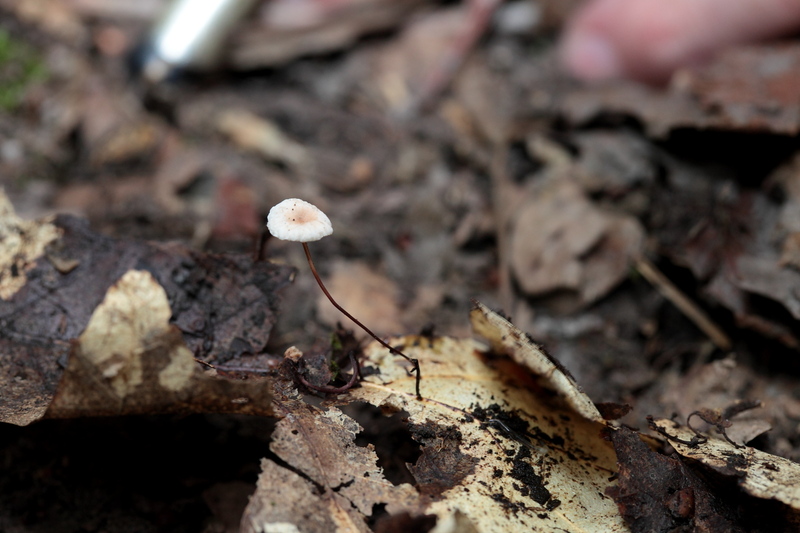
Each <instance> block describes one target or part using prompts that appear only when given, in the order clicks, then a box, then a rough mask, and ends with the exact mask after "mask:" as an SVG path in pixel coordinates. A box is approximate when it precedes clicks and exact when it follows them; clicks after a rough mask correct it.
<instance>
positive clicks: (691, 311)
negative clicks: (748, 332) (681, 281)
mask: <svg viewBox="0 0 800 533" xmlns="http://www.w3.org/2000/svg"><path fill="white" fill-rule="evenodd" d="M636 270H638V271H639V273H640V274H641V275H642V276H643V277H644V278H645V279H646V280H647V281H649V282H650V283H652V284H653V285H654V286H655V288H656V289H657V290H658V292H660V293H661V295H662V296H664V298H666V299H667V300H669V301H670V302H672V304H673V305H674V306H675V307H677V308H678V309H680V311H681V312H682V313H683V314H684V315H686V317H687V318H688V319H689V320H691V321H692V322H694V324H695V325H696V326H697V327H698V328H699V329H700V331H702V332H703V333H705V334H706V335H707V336H708V338H709V339H711V342H713V343H714V344H715V345H716V346H717V347H718V348H719V349H720V350H723V351H726V352H727V351H729V350H730V349H731V347H732V346H733V343H732V342H731V339H730V337H728V336H727V335H726V334H725V332H724V331H722V329H721V328H720V327H719V326H717V325H716V324H715V323H714V322H713V321H712V320H711V318H710V317H709V316H708V315H707V314H706V313H705V312H704V311H703V310H702V309H700V307H699V306H698V305H697V304H696V303H694V302H693V301H692V300H690V299H689V297H688V296H686V295H685V294H684V293H682V292H681V290H680V289H679V288H678V287H676V286H675V284H674V283H672V282H671V281H670V280H669V279H668V278H667V277H666V276H665V275H664V274H662V273H661V272H660V271H659V270H658V269H657V268H656V267H655V265H653V264H652V263H651V262H650V261H648V260H647V259H645V258H643V257H641V258H639V259H637V260H636Z"/></svg>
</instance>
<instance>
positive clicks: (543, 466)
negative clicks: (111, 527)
mask: <svg viewBox="0 0 800 533" xmlns="http://www.w3.org/2000/svg"><path fill="white" fill-rule="evenodd" d="M471 318H472V322H473V326H474V328H475V330H476V332H478V333H479V334H480V335H483V336H486V337H488V338H490V339H491V341H492V348H488V347H487V346H486V345H484V344H482V343H480V342H477V341H475V340H471V339H454V338H447V337H444V338H430V337H417V336H407V337H401V338H397V339H394V340H393V344H394V345H401V346H402V349H403V350H404V351H405V352H406V353H408V354H409V355H410V356H411V357H416V358H419V360H420V363H421V366H422V368H423V375H424V379H423V380H422V395H423V396H424V399H423V400H417V399H416V398H415V393H414V381H415V380H414V376H413V375H410V374H409V373H408V370H409V368H410V365H408V364H406V363H405V362H404V361H403V360H401V359H400V358H399V357H396V356H393V355H391V354H390V353H389V352H388V350H386V349H384V348H382V347H381V346H379V345H378V344H377V343H373V344H371V345H370V346H368V347H367V350H366V354H365V356H366V358H365V360H363V361H362V368H363V370H364V374H365V375H366V377H365V378H364V381H362V382H361V384H360V387H359V388H356V389H352V390H350V391H348V392H347V393H346V394H342V395H340V396H338V397H337V398H335V399H334V400H331V402H335V403H338V404H347V403H353V402H366V403H369V404H371V405H373V406H376V407H379V408H380V409H381V410H382V411H383V412H385V413H392V412H403V413H404V415H407V421H408V429H409V431H410V433H411V436H412V437H413V439H414V440H416V441H417V442H418V443H420V444H421V445H422V446H421V451H422V455H421V456H420V457H419V459H418V460H417V461H416V463H415V464H413V465H408V466H409V470H410V472H411V474H412V475H413V477H414V478H415V480H416V482H417V483H416V486H413V487H412V486H411V485H409V484H407V483H404V484H400V485H393V484H392V483H390V482H389V481H387V480H386V479H385V478H384V477H383V475H382V472H381V469H380V468H378V467H377V466H376V460H377V457H376V455H375V452H374V451H373V448H372V447H371V445H370V446H367V447H366V448H362V447H358V446H356V445H355V442H354V439H355V436H356V434H357V433H358V432H359V431H360V430H361V428H360V427H359V426H358V424H356V423H355V422H354V421H353V420H351V419H349V418H348V417H347V416H345V415H344V414H343V413H342V412H341V411H339V410H338V409H337V408H334V407H329V408H328V409H327V410H323V409H319V408H315V407H311V406H309V405H308V404H306V403H303V402H301V401H300V400H299V397H298V396H297V393H296V392H295V391H294V390H293V386H291V385H290V384H286V386H285V387H284V388H281V387H280V386H277V387H276V391H275V397H276V399H275V402H274V406H275V407H274V408H275V411H276V413H278V414H281V415H282V416H283V417H284V418H283V420H282V421H281V422H280V423H279V424H278V427H277V428H276V434H275V437H274V442H273V445H272V447H271V449H272V451H273V452H274V453H275V454H276V455H277V456H278V457H279V458H280V461H282V462H283V463H285V464H286V466H282V465H281V464H279V463H277V462H275V461H266V462H265V466H264V471H263V472H262V474H261V476H260V478H259V482H258V488H257V491H256V493H255V494H254V496H253V497H252V498H251V500H250V504H249V506H248V508H247V509H246V511H245V514H244V516H243V519H242V530H243V531H248V532H255V531H268V530H271V529H270V528H272V527H273V526H276V525H277V524H287V523H289V524H292V525H293V526H294V527H296V528H297V529H299V530H301V531H366V530H367V526H366V521H367V520H368V519H369V518H371V517H372V515H373V513H374V512H375V510H376V509H379V508H381V507H384V508H385V510H386V512H387V513H388V515H389V516H388V517H384V519H388V520H389V521H391V520H398V521H399V520H401V519H402V517H404V516H407V514H410V515H412V516H415V517H422V516H423V515H434V516H435V517H436V521H437V528H438V527H439V526H441V527H442V528H443V530H447V531H452V530H454V529H453V527H455V526H448V524H451V525H452V524H459V525H458V527H457V528H456V529H455V530H458V531H470V530H474V531H482V532H488V531H531V530H536V531H539V530H547V531H554V530H564V531H603V532H608V531H626V530H627V528H626V526H625V524H624V522H623V521H622V518H621V517H620V515H619V512H618V510H617V506H616V504H615V503H614V502H613V501H612V500H611V499H610V498H609V497H607V496H605V490H606V488H607V487H608V486H609V485H611V484H612V483H611V482H610V481H609V478H610V477H612V475H613V473H614V471H615V468H616V466H615V457H614V453H613V450H612V449H611V447H610V445H609V444H608V442H606V441H605V440H604V439H603V438H602V437H601V431H602V430H603V429H604V428H605V427H606V426H605V425H604V424H602V423H600V422H599V420H600V415H599V413H598V412H597V410H596V409H592V407H591V402H590V400H589V399H588V398H587V397H585V395H583V394H582V393H581V392H580V391H579V389H578V388H577V386H576V385H575V384H574V381H573V380H571V378H569V377H566V375H565V374H563V372H562V370H561V369H560V368H559V367H558V365H556V364H554V363H553V362H552V361H551V360H550V359H549V358H547V357H546V355H545V354H544V353H543V352H542V351H541V350H540V349H538V347H537V346H536V345H535V344H533V343H531V342H529V341H528V339H527V337H526V336H525V335H524V333H522V332H520V331H519V330H516V329H515V328H514V327H513V326H512V325H511V324H510V323H509V322H508V321H506V320H504V319H502V318H501V317H499V316H498V315H496V314H495V313H492V312H491V311H489V310H488V309H487V308H485V307H484V306H482V305H480V304H477V305H476V307H475V309H474V310H473V312H472V316H471ZM539 358H544V359H545V361H539V362H535V361H537V360H538V359H539ZM528 363H530V364H531V365H535V366H536V369H535V370H534V372H539V371H543V372H544V375H543V377H542V379H541V382H539V381H537V380H536V379H534V376H533V375H532V372H531V369H530V368H526V367H525V366H524V365H525V364H528ZM556 398H564V399H565V401H563V402H562V401H558V400H555V401H554V399H556ZM568 405H574V406H576V407H577V408H578V409H579V412H580V413H582V414H584V415H588V417H589V418H590V419H587V418H585V417H584V416H581V414H578V412H576V411H575V410H574V409H572V408H570V407H568ZM281 480H289V481H291V483H289V485H288V486H289V487H291V489H287V485H283V484H282V483H281ZM287 491H289V492H292V491H296V493H294V492H292V494H293V495H287ZM299 502H303V503H302V504H301V503H299ZM287 527H288V526H287ZM448 527H449V528H450V529H447V528H448Z"/></svg>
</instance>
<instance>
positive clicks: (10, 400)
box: [0, 196, 292, 425]
mask: <svg viewBox="0 0 800 533" xmlns="http://www.w3.org/2000/svg"><path fill="white" fill-rule="evenodd" d="M0 205H2V206H4V207H3V209H2V213H0V237H2V239H3V240H4V241H5V242H8V243H12V244H13V243H15V242H16V243H17V245H15V246H16V248H8V249H9V250H12V251H14V254H13V255H0V287H2V291H3V296H2V297H0V321H2V322H1V326H0V331H2V335H0V388H2V390H3V394H2V397H0V419H2V421H4V422H10V423H15V424H20V425H26V424H29V423H30V422H32V421H34V420H37V419H38V418H41V417H42V416H43V415H44V413H45V411H46V410H47V408H48V405H49V404H50V401H51V400H52V398H53V396H54V394H55V392H56V388H57V385H58V383H59V380H60V379H61V377H62V373H64V370H63V369H64V367H66V366H68V364H67V361H68V355H69V354H70V353H71V352H73V356H74V357H78V355H75V352H76V351H80V352H81V353H89V352H90V353H92V354H96V355H94V356H90V357H95V358H100V359H102V365H111V367H114V365H115V363H112V362H107V361H105V358H106V357H108V356H109V355H110V352H109V353H104V352H103V350H102V349H101V348H92V349H88V348H87V346H86V345H85V344H83V343H84V342H89V341H88V340H87V338H85V337H81V336H82V335H83V334H84V333H85V330H86V328H87V327H88V325H89V324H90V319H94V320H99V319H100V318H93V317H97V316H98V315H97V307H98V306H99V305H100V304H101V303H102V302H103V301H105V300H106V299H107V298H108V297H109V296H108V294H109V291H110V288H111V287H112V286H114V285H115V284H116V283H118V282H119V281H120V280H121V279H122V278H123V277H124V276H125V275H127V273H128V272H130V271H147V272H149V273H150V275H152V277H153V278H154V279H155V280H156V282H157V285H158V286H159V287H160V288H161V289H160V290H162V291H165V293H166V299H167V301H168V302H169V304H168V306H167V310H166V311H164V312H165V313H166V318H165V319H164V320H163V322H164V327H167V325H170V326H169V327H170V328H176V329H174V331H173V330H170V331H168V332H162V333H159V335H157V336H156V338H157V339H156V340H157V341H158V342H156V344H155V346H156V347H159V346H160V347H161V348H159V349H156V348H155V347H154V348H153V349H152V350H155V352H158V353H156V354H155V355H154V357H156V358H157V359H158V361H160V362H158V363H154V364H156V366H158V365H161V367H159V369H160V370H159V371H158V372H156V373H155V374H152V375H153V376H158V375H161V374H160V372H161V370H163V368H162V367H164V368H166V367H167V365H168V361H170V360H172V356H171V355H169V354H172V353H174V351H175V350H178V349H179V347H180V350H187V351H188V353H191V354H194V355H196V356H198V357H200V356H202V357H204V358H206V359H210V360H215V361H217V362H220V361H222V362H224V361H228V360H230V359H232V358H235V357H238V356H239V355H241V354H243V353H258V352H261V351H263V350H264V347H265V346H266V344H267V341H268V339H269V334H270V331H271V329H272V324H273V323H274V320H275V318H274V317H275V310H276V306H277V303H278V300H277V298H276V293H277V291H278V290H279V289H280V288H281V287H283V286H285V285H286V284H288V283H289V281H290V279H291V276H292V269H291V268H288V267H282V266H278V265H272V264H270V263H264V262H257V263H254V262H253V261H252V259H251V258H249V257H247V256H242V255H228V256H214V255H206V254H202V253H198V252H194V251H191V250H189V249H187V248H185V247H184V246H181V245H178V244H153V243H145V242H139V241H124V240H116V239H111V238H109V237H105V236H102V235H98V234H96V233H93V232H92V231H91V230H90V229H89V228H88V225H87V224H86V223H85V222H84V221H80V220H78V219H76V218H74V217H68V216H58V217H56V218H54V219H45V220H41V221H34V222H23V221H20V220H19V219H18V218H17V217H16V215H14V213H13V210H12V209H11V207H10V206H9V205H8V202H7V200H6V199H5V197H3V196H0ZM6 249H7V248H6V247H3V248H2V250H3V251H5V250H6ZM117 292H118V291H117ZM134 295H135V293H134V294H131V295H130V296H131V297H133V296H134ZM139 307H142V308H143V309H146V307H145V306H144V305H140V306H139ZM133 318H136V319H137V320H138V319H140V318H141V319H144V318H146V317H139V315H138V314H134V315H133ZM133 318H132V319H131V320H133ZM108 324H109V327H110V326H111V324H112V323H108ZM129 326H130V327H134V326H133V325H132V324H130V325H129ZM95 327H98V326H95ZM150 329H152V328H150ZM98 334H99V332H98ZM79 337H81V339H82V340H81V341H80V342H77V344H75V345H73V342H75V341H76V339H78V338H79ZM95 338H96V337H95ZM104 342H105V341H104ZM137 342H138V344H137V343H134V341H133V340H131V341H130V342H129V343H128V344H126V346H127V349H128V350H129V351H133V352H137V353H138V352H142V353H144V352H147V353H150V351H152V350H151V349H150V347H149V344H147V342H149V341H148V340H147V339H146V338H142V339H140V341H137ZM142 342H144V343H145V345H146V346H145V347H144V348H143V347H142V346H141V343H142ZM154 342H155V341H154ZM137 346H138V347H137ZM87 350H88V352H87ZM124 353H127V352H121V353H120V355H121V356H122V355H124ZM74 357H73V359H74ZM164 358H166V359H164ZM92 360H94V359H91V360H90V362H89V363H86V364H88V365H89V366H90V367H94V366H96V365H95V363H91V361H92ZM125 361H126V359H124V358H123V359H122V360H121V362H122V363H124V362H125ZM97 362H98V363H100V362H101V361H97ZM69 364H70V366H71V365H73V364H77V363H73V362H70V363H69ZM102 365H101V366H102ZM131 365H133V366H130V365H129V367H127V368H128V370H126V371H125V372H126V374H125V375H124V376H123V375H122V374H120V375H119V376H120V377H118V378H116V383H117V384H118V385H116V386H114V387H111V389H109V390H112V389H113V390H114V391H115V393H120V394H121V395H122V396H127V393H126V392H125V389H124V387H123V388H122V389H120V388H119V387H122V386H123V385H124V384H125V383H126V382H127V381H126V380H128V379H129V378H130V379H132V380H134V381H138V380H139V379H140V378H141V376H140V371H139V370H135V368H134V367H135V366H136V365H140V363H137V362H135V361H134V360H131ZM123 366H124V365H123ZM111 367H109V368H106V369H105V370H106V371H108V372H111V375H109V376H106V377H105V378H103V379H104V380H108V379H110V378H111V377H113V376H116V375H117V374H116V373H115V372H117V370H114V368H111ZM76 368H77V367H76ZM170 368H173V369H175V368H178V367H170ZM151 370H152V368H151ZM120 371H121V370H120ZM76 372H77V371H76ZM96 372H99V375H100V376H102V375H103V371H97V370H96ZM142 372H144V371H143V370H142ZM152 372H155V371H152ZM168 375H169V372H167V374H164V376H168ZM137 376H139V377H137ZM141 379H143V378H141ZM156 381H157V380H156ZM101 382H102V380H101ZM109 383H110V382H109ZM153 383H155V381H154V382H153ZM109 386H110V385H109ZM115 387H116V388H115ZM234 389H235V387H234ZM234 389H231V390H234ZM86 391H87V393H88V392H91V391H92V388H91V387H89V388H87V389H86ZM120 391H121V392H120ZM136 394H140V392H137V393H136ZM248 394H249V393H248ZM242 396H246V394H244V395H242ZM232 397H234V396H230V397H228V400H230V399H231V398H232ZM187 401H188V400H187ZM193 401H194V400H193ZM209 401H210V402H211V400H210V399H209ZM211 403H214V402H211ZM92 405H96V402H95V403H93V404H92ZM160 405H161V404H154V405H153V406H152V408H153V410H154V411H157V410H158V409H160V408H161V407H160ZM117 407H118V406H117ZM117 407H114V406H113V405H111V404H109V405H103V406H102V408H103V409H112V410H113V409H116V408H117ZM137 408H138V409H140V411H142V410H143V409H144V408H143V407H142V406H141V405H139V406H138V407H137ZM115 412H116V411H115ZM84 414H88V413H84Z"/></svg>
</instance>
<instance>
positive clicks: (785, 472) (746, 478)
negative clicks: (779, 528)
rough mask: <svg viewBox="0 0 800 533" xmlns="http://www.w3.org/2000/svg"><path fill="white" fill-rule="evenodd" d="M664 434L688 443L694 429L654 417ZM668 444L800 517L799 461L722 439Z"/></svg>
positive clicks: (674, 441)
mask: <svg viewBox="0 0 800 533" xmlns="http://www.w3.org/2000/svg"><path fill="white" fill-rule="evenodd" d="M653 424H655V426H656V427H657V428H660V430H662V431H664V432H665V433H666V434H668V435H670V436H671V437H675V438H677V439H681V440H682V441H687V442H691V440H692V438H693V437H694V436H695V434H694V432H693V431H691V430H690V429H689V428H687V427H680V426H678V425H677V424H676V423H675V422H673V421H672V420H666V419H661V420H654V421H653ZM670 445H672V447H673V448H675V451H676V452H678V453H679V454H680V455H682V456H683V457H686V458H688V459H692V460H694V461H698V462H700V463H702V464H704V465H706V466H707V467H709V468H711V469H712V470H715V471H717V472H719V473H720V474H722V475H723V476H726V477H732V478H733V479H735V480H736V482H737V483H738V485H739V487H741V489H742V490H743V491H744V492H746V493H747V494H750V495H751V496H755V497H756V498H763V499H766V500H770V499H772V500H777V501H779V502H782V503H784V504H786V505H788V506H789V507H791V509H793V511H794V513H795V516H798V517H800V515H798V513H800V464H797V463H795V462H794V461H790V460H789V459H785V458H783V457H779V456H777V455H771V454H769V453H765V452H762V451H760V450H756V449H755V448H750V447H740V448H737V447H736V446H734V445H733V444H731V443H729V442H726V441H724V440H722V439H717V438H714V437H709V438H708V441H706V442H704V443H702V444H698V445H697V446H694V447H692V446H688V445H686V444H682V443H681V442H680V441H676V440H672V439H670Z"/></svg>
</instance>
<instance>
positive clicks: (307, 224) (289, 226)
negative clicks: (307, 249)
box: [267, 198, 333, 242]
mask: <svg viewBox="0 0 800 533" xmlns="http://www.w3.org/2000/svg"><path fill="white" fill-rule="evenodd" d="M267 228H268V229H269V232H270V233H272V235H273V236H275V237H277V238H278V239H280V240H282V241H298V242H313V241H318V240H320V239H321V238H323V237H327V236H328V235H330V234H331V233H333V226H331V221H330V219H329V218H328V216H327V215H326V214H325V213H323V212H322V211H321V210H320V209H319V208H318V207H317V206H315V205H314V204H310V203H308V202H306V201H305V200H300V199H299V198H289V199H286V200H284V201H282V202H281V203H279V204H278V205H276V206H275V207H273V208H272V209H270V210H269V215H267Z"/></svg>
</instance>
